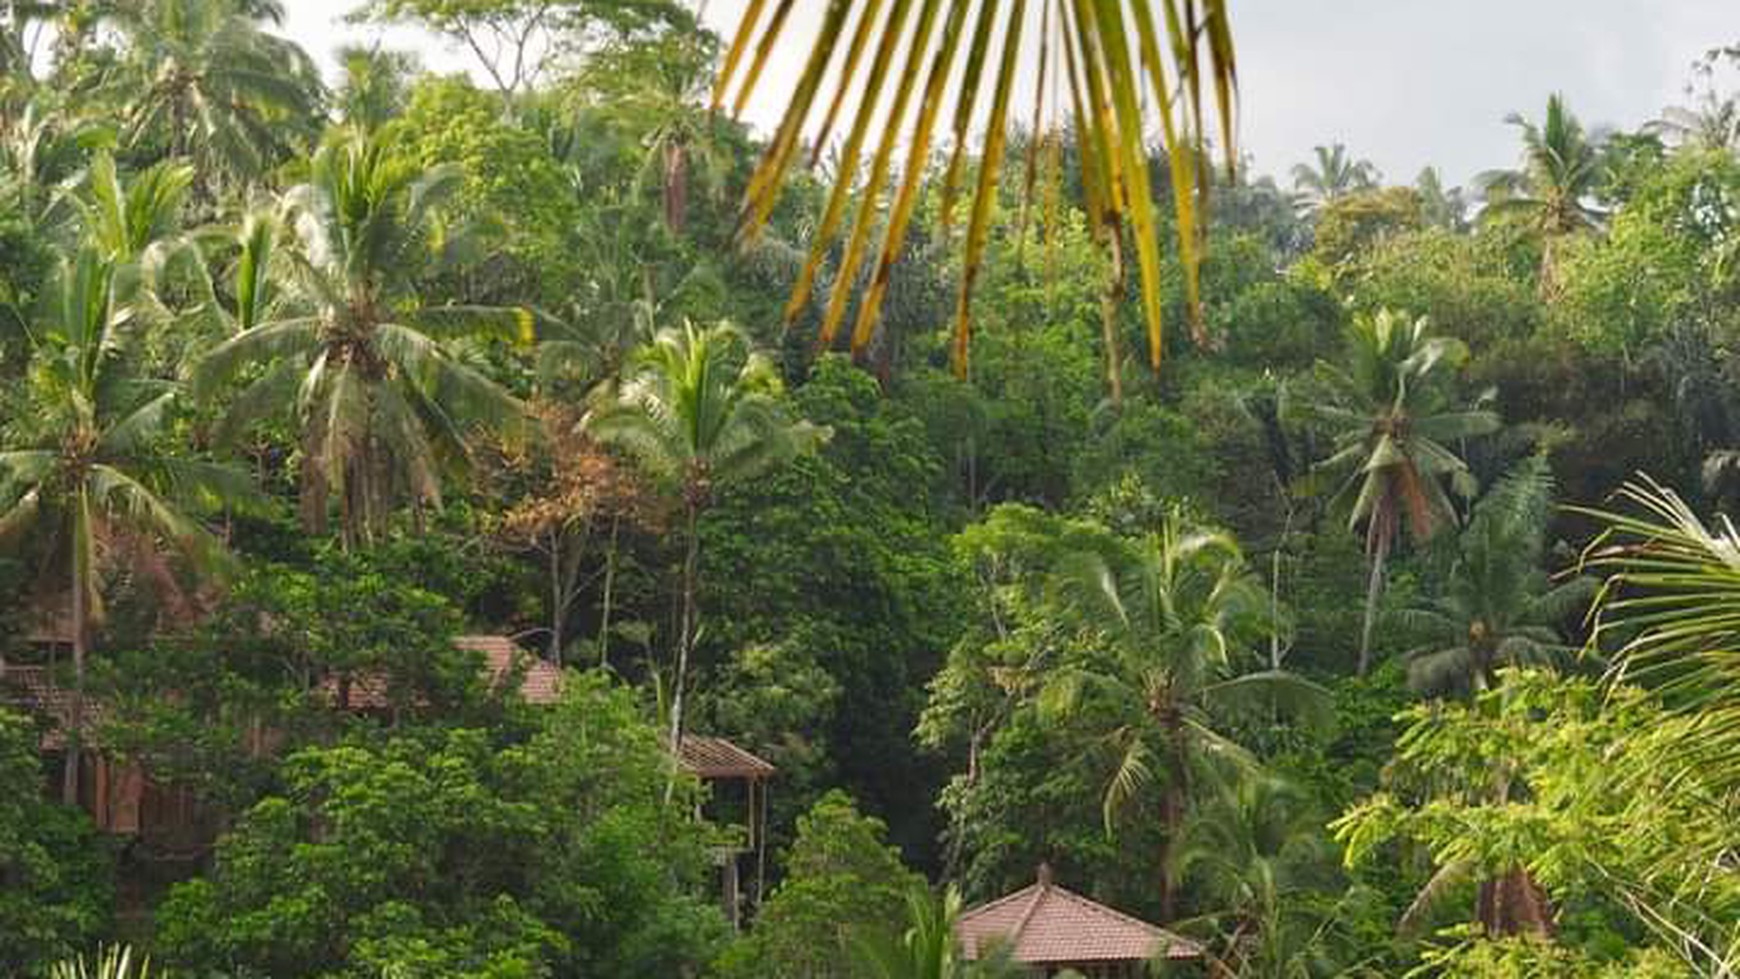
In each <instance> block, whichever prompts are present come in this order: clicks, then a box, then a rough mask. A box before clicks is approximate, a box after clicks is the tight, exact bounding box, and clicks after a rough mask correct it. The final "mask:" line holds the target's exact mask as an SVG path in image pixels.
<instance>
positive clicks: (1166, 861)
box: [1160, 707, 1190, 924]
mask: <svg viewBox="0 0 1740 979" xmlns="http://www.w3.org/2000/svg"><path fill="white" fill-rule="evenodd" d="M1160 723H1161V724H1162V725H1163V726H1164V727H1165V728H1166V731H1167V736H1168V738H1169V740H1170V745H1169V747H1168V751H1169V753H1170V754H1171V756H1172V759H1171V767H1172V773H1171V775H1172V777H1171V778H1170V779H1169V780H1168V781H1167V783H1166V788H1165V789H1164V790H1162V791H1161V793H1160V825H1161V828H1162V830H1163V831H1164V834H1165V838H1164V839H1163V840H1162V841H1161V843H1160V921H1161V923H1162V924H1170V923H1171V922H1172V921H1173V920H1174V919H1175V918H1177V916H1178V891H1177V888H1176V887H1174V886H1173V884H1172V870H1173V868H1172V863H1173V861H1174V860H1175V859H1177V854H1178V837H1179V836H1180V835H1182V834H1183V832H1184V808H1185V806H1187V805H1189V803H1190V760H1189V759H1188V758H1187V757H1185V748H1184V724H1183V720H1182V718H1181V716H1180V715H1179V714H1178V712H1177V710H1176V709H1175V708H1171V707H1168V708H1166V713H1165V714H1164V715H1163V716H1162V718H1161V721H1160Z"/></svg>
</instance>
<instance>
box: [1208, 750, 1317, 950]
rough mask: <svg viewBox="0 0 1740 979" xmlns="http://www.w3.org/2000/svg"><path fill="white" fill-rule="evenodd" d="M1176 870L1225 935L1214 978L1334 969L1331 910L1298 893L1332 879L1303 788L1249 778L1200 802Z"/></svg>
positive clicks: (1313, 809)
mask: <svg viewBox="0 0 1740 979" xmlns="http://www.w3.org/2000/svg"><path fill="white" fill-rule="evenodd" d="M1180 851H1181V852H1180V856H1179V866H1180V871H1181V873H1182V874H1183V875H1184V877H1185V878H1186V879H1188V880H1190V881H1192V882H1193V884H1194V885H1195V886H1197V887H1199V888H1200V889H1201V891H1202V893H1203V894H1204V896H1205V897H1206V898H1207V900H1208V901H1209V902H1211V904H1210V906H1211V907H1214V908H1216V909H1218V913H1217V914H1215V916H1214V917H1215V918H1216V919H1218V920H1217V923H1218V925H1219V929H1218V930H1219V931H1220V932H1221V934H1223V935H1227V936H1229V937H1228V938H1227V941H1226V946H1225V950H1224V951H1223V952H1222V953H1221V954H1220V956H1219V959H1220V962H1221V964H1222V965H1224V966H1225V967H1226V970H1225V972H1224V973H1223V974H1225V975H1237V976H1275V977H1285V979H1294V977H1298V979H1308V977H1311V976H1318V975H1330V974H1337V973H1335V969H1334V966H1335V963H1334V962H1333V959H1332V957H1331V954H1330V952H1331V950H1330V949H1329V948H1328V947H1326V946H1327V945H1328V944H1329V942H1327V941H1326V938H1328V937H1330V936H1329V934H1328V933H1329V932H1330V931H1331V930H1332V928H1333V926H1334V924H1335V921H1334V915H1333V913H1331V914H1328V915H1325V914H1324V913H1323V909H1322V908H1319V907H1313V906H1312V905H1311V902H1309V901H1301V900H1299V898H1300V897H1301V896H1302V895H1304V894H1308V893H1312V892H1317V893H1322V892H1324V891H1328V890H1331V889H1332V888H1334V887H1336V885H1338V884H1339V883H1340V881H1339V880H1338V879H1337V878H1338V875H1337V873H1336V868H1335V865H1336V862H1337V861H1336V857H1337V853H1336V852H1335V850H1334V848H1333V847H1331V846H1330V845H1329V838H1328V837H1327V836H1326V835H1325V834H1324V832H1323V817H1322V813H1321V812H1320V811H1319V810H1318V808H1317V805H1316V803H1315V800H1313V799H1312V798H1311V796H1310V793H1308V792H1306V791H1305V790H1303V789H1302V788H1301V787H1299V786H1296V785H1293V784H1291V783H1289V782H1286V781H1283V780H1281V779H1279V778H1276V777H1275V776H1273V775H1268V774H1259V775H1257V776H1254V777H1251V778H1246V779H1241V780H1239V781H1238V782H1237V783H1236V784H1234V785H1232V786H1230V787H1229V788H1228V789H1227V790H1226V791H1224V792H1220V793H1216V794H1215V795H1214V796H1213V797H1211V798H1210V799H1208V800H1205V803H1204V805H1203V806H1202V807H1201V808H1200V809H1199V811H1198V813H1197V814H1196V816H1195V818H1193V819H1191V820H1190V822H1189V824H1188V825H1187V826H1186V828H1185V833H1184V839H1183V841H1182V843H1181V844H1180Z"/></svg>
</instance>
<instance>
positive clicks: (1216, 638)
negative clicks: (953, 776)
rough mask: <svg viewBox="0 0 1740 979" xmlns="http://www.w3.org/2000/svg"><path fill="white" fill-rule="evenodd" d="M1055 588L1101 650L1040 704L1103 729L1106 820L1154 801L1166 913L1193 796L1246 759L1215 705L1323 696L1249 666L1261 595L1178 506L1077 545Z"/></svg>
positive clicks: (1058, 679) (1267, 704)
mask: <svg viewBox="0 0 1740 979" xmlns="http://www.w3.org/2000/svg"><path fill="white" fill-rule="evenodd" d="M1053 587H1054V588H1055V589H1056V591H1057V594H1058V596H1059V597H1060V598H1061V599H1062V600H1063V602H1064V603H1065V608H1066V609H1067V610H1068V614H1069V615H1070V617H1071V618H1073V619H1074V621H1075V623H1076V624H1077V625H1078V626H1080V627H1082V628H1085V629H1086V630H1087V631H1088V634H1089V635H1090V636H1091V637H1092V639H1091V640H1090V641H1091V642H1094V643H1096V644H1097V645H1099V647H1100V648H1101V649H1103V658H1102V659H1101V660H1100V661H1099V662H1096V663H1093V664H1076V665H1071V666H1067V667H1064V668H1061V669H1059V670H1057V671H1056V672H1054V673H1053V674H1052V675H1051V676H1050V677H1048V678H1047V680H1046V683H1045V686H1044V688H1043V689H1042V691H1041V693H1040V695H1039V700H1038V707H1039V709H1040V711H1041V713H1042V714H1043V715H1048V716H1052V717H1056V718H1067V717H1071V716H1088V717H1091V718H1093V722H1094V723H1096V724H1104V725H1105V726H1106V727H1107V729H1108V734H1107V737H1108V742H1109V743H1110V744H1111V745H1112V746H1113V747H1114V749H1115V751H1116V752H1117V754H1118V756H1119V760H1118V763H1117V767H1116V769H1115V772H1114V774H1113V775H1112V777H1111V778H1110V780H1109V781H1108V783H1107V786H1106V792H1105V800H1104V808H1105V818H1106V824H1107V828H1108V830H1109V829H1110V828H1111V827H1112V826H1114V825H1115V824H1116V823H1117V822H1118V820H1119V819H1120V818H1122V817H1123V816H1124V815H1125V814H1126V813H1127V811H1128V810H1129V809H1130V808H1131V807H1132V806H1133V805H1135V804H1136V803H1137V802H1138V801H1140V800H1143V799H1153V800H1154V801H1155V802H1156V804H1157V809H1158V812H1157V815H1158V819H1159V821H1160V823H1161V824H1162V826H1163V827H1164V830H1165V842H1164V844H1163V846H1164V849H1163V850H1162V854H1161V866H1160V867H1159V868H1158V869H1159V881H1158V886H1159V890H1160V895H1161V907H1162V913H1163V915H1165V916H1166V917H1168V918H1170V917H1171V915H1172V913H1173V910H1174V901H1175V894H1176V885H1177V879H1178V871H1179V867H1178V866H1177V864H1176V856H1177V850H1176V847H1177V844H1178V843H1179V841H1180V834H1181V832H1182V829H1183V826H1184V819H1185V816H1186V814H1187V810H1188V808H1189V805H1190V802H1191V799H1192V797H1193V794H1194V793H1196V792H1197V791H1198V790H1199V787H1200V786H1201V785H1202V784H1203V783H1205V782H1206V783H1208V784H1225V783H1226V782H1227V781H1229V779H1230V778H1231V777H1232V776H1235V775H1237V774H1242V770H1244V769H1248V768H1249V767H1250V766H1251V765H1252V764H1253V762H1252V761H1251V759H1250V758H1249V756H1248V755H1247V754H1246V753H1245V752H1244V751H1243V750H1242V749H1240V748H1239V747H1238V746H1237V745H1235V744H1233V743H1232V742H1230V741H1228V740H1227V739H1226V738H1225V737H1224V736H1223V735H1221V734H1220V733H1219V732H1218V731H1216V729H1215V728H1216V726H1217V724H1218V723H1219V721H1220V719H1221V716H1222V713H1223V712H1224V711H1227V710H1255V711H1259V712H1260V711H1265V710H1274V709H1286V710H1289V711H1292V712H1297V713H1300V714H1303V715H1306V716H1312V717H1316V716H1321V710H1322V708H1323V707H1324V706H1326V704H1327V699H1326V698H1327V695H1326V694H1325V692H1324V691H1323V690H1322V689H1321V688H1319V687H1317V686H1315V685H1314V684H1311V683H1309V682H1307V681H1305V680H1302V679H1300V678H1298V677H1296V676H1294V675H1292V674H1290V673H1287V672H1285V671H1280V670H1257V671H1247V670H1246V667H1248V666H1250V665H1255V664H1258V663H1260V659H1259V658H1257V657H1256V656H1255V654H1254V652H1253V649H1252V648H1251V646H1250V643H1252V642H1253V641H1254V640H1255V639H1257V638H1258V634H1259V633H1260V632H1261V631H1262V629H1263V628H1264V627H1265V616H1266V615H1267V614H1268V608H1269V606H1268V601H1267V599H1266V597H1265V596H1264V594H1263V592H1262V588H1261V587H1260V585H1259V583H1258V582H1257V581H1256V580H1255V579H1254V578H1253V577H1252V576H1251V574H1250V572H1249V570H1248V569H1247V567H1246V565H1245V561H1244V556H1243V554H1242V553H1241V552H1240V551H1239V548H1238V545H1237V543H1236V542H1234V541H1233V539H1232V538H1231V537H1230V536H1228V535H1226V534H1224V533H1221V532H1218V531H1212V530H1206V529H1203V528H1200V527H1197V526H1194V525H1192V524H1191V523H1189V522H1188V521H1187V520H1186V519H1185V518H1183V517H1182V516H1180V515H1177V514H1174V515H1172V516H1171V517H1169V518H1168V519H1167V520H1166V522H1165V524H1164V525H1163V526H1162V527H1161V528H1160V529H1159V530H1158V531H1156V532H1154V533H1153V534H1151V535H1149V536H1148V537H1146V538H1143V539H1142V540H1140V541H1139V542H1136V543H1134V544H1132V545H1119V546H1116V547H1114V548H1112V549H1110V550H1109V551H1103V550H1095V551H1088V552H1083V553H1081V554H1078V555H1075V556H1074V557H1073V558H1071V559H1070V561H1069V562H1068V563H1067V564H1066V565H1065V567H1063V568H1062V569H1061V570H1060V571H1059V572H1058V576H1057V579H1056V581H1055V582H1054V584H1053ZM1270 625H1272V624H1270Z"/></svg>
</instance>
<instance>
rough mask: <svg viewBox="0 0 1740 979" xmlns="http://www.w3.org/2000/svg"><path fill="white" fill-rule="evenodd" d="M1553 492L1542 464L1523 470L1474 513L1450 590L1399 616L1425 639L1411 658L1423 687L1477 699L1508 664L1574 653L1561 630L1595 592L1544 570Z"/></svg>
mask: <svg viewBox="0 0 1740 979" xmlns="http://www.w3.org/2000/svg"><path fill="white" fill-rule="evenodd" d="M1552 492H1553V479H1552V471H1551V470H1550V469H1549V468H1548V466H1547V461H1546V459H1545V458H1544V457H1542V456H1534V457H1532V458H1530V459H1528V460H1525V461H1524V462H1523V463H1521V464H1520V465H1519V467H1518V468H1517V469H1516V470H1515V471H1513V472H1512V473H1510V474H1509V475H1507V476H1506V477H1505V478H1504V479H1503V480H1501V481H1500V482H1499V483H1498V484H1497V485H1496V486H1494V487H1493V488H1492V491H1491V492H1490V493H1488V494H1487V495H1486V497H1485V498H1483V499H1482V500H1481V501H1480V503H1479V504H1477V505H1476V506H1475V508H1474V516H1473V518H1472V519H1471V520H1470V521H1469V522H1468V526H1467V528H1466V529H1464V530H1463V531H1462V534H1461V536H1460V537H1459V538H1458V540H1457V542H1456V548H1457V549H1456V560H1455V564H1454V566H1453V567H1452V568H1451V570H1450V575H1449V580H1448V582H1447V584H1446V585H1445V587H1444V589H1443V591H1442V592H1441V593H1440V594H1438V595H1437V596H1436V597H1434V598H1433V599H1432V600H1431V601H1430V602H1428V603H1426V604H1424V605H1422V606H1420V607H1418V608H1414V609H1408V610H1405V611H1401V612H1398V613H1397V615H1396V621H1397V624H1398V625H1401V626H1403V627H1404V628H1408V629H1411V630H1413V631H1415V632H1419V633H1424V634H1425V636H1426V638H1425V641H1424V643H1423V644H1422V645H1420V646H1419V647H1417V648H1415V649H1413V650H1411V651H1409V652H1408V654H1407V657H1408V679H1409V682H1410V683H1411V684H1412V685H1413V687H1414V688H1415V689H1416V690H1420V691H1422V692H1425V693H1432V694H1439V693H1446V692H1451V691H1467V692H1470V693H1478V692H1479V691H1482V690H1486V689H1489V688H1491V687H1492V685H1493V684H1494V683H1496V682H1497V679H1498V671H1499V670H1500V669H1502V668H1503V667H1506V666H1531V665H1545V664H1548V663H1550V662H1552V661H1553V660H1554V659H1556V658H1558V657H1559V656H1561V655H1563V654H1565V653H1567V652H1568V651H1569V647H1568V646H1566V645H1565V642H1564V639H1563V637H1561V636H1560V634H1559V631H1558V626H1559V625H1560V624H1561V623H1563V622H1564V620H1565V619H1566V618H1567V617H1568V616H1570V615H1572V614H1574V613H1575V612H1577V611H1578V610H1579V609H1580V608H1581V607H1582V604H1583V603H1584V602H1586V601H1587V600H1588V598H1589V596H1590V595H1591V594H1592V593H1593V587H1594V586H1593V583H1592V582H1590V581H1589V580H1588V579H1586V578H1581V577H1578V578H1572V579H1570V580H1568V581H1564V582H1561V583H1559V584H1557V585H1555V584H1553V582H1552V580H1551V579H1550V578H1549V577H1548V575H1547V573H1546V572H1545V571H1543V570H1541V560H1542V557H1543V556H1544V551H1545V549H1546V548H1545V544H1546V540H1545V534H1546V528H1547V525H1548V523H1549V521H1550V520H1551V517H1552V512H1551V511H1552Z"/></svg>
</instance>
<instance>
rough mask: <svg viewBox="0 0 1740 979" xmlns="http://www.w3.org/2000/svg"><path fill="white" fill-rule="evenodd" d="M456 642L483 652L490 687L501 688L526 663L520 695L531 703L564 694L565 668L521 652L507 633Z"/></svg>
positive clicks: (556, 697) (555, 699)
mask: <svg viewBox="0 0 1740 979" xmlns="http://www.w3.org/2000/svg"><path fill="white" fill-rule="evenodd" d="M453 645H455V646H458V647H459V648H460V649H474V650H477V651H478V652H480V653H482V654H483V655H484V661H485V669H487V670H488V671H489V685H490V689H492V690H496V689H500V687H501V685H502V683H504V682H505V681H506V680H507V678H508V677H509V676H510V675H511V674H512V673H513V671H514V670H515V668H517V667H519V666H520V665H521V664H524V668H525V675H524V676H522V677H521V678H520V696H521V697H524V698H525V700H526V703H528V704H553V703H555V702H556V701H557V700H558V699H560V697H561V696H562V671H561V670H560V669H559V668H557V666H556V665H555V664H554V663H551V662H550V661H549V660H546V659H543V658H541V657H537V656H532V655H529V654H527V653H526V652H524V651H522V650H521V649H520V647H519V646H518V645H516V644H515V643H514V641H513V640H512V639H509V638H508V637H506V636H456V637H454V639H453Z"/></svg>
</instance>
